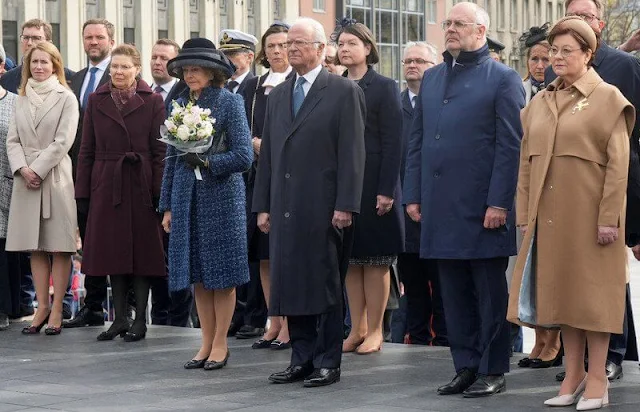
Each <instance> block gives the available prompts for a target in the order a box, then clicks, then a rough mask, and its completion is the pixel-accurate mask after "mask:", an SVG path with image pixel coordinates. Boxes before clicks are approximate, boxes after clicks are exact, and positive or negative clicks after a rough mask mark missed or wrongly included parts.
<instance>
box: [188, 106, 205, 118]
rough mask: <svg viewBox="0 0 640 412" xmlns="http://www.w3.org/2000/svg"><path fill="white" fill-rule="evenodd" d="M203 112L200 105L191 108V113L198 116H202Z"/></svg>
mask: <svg viewBox="0 0 640 412" xmlns="http://www.w3.org/2000/svg"><path fill="white" fill-rule="evenodd" d="M202 112H203V110H202V109H201V108H200V107H199V106H193V107H192V108H191V113H192V114H195V115H197V116H200V114H201V113H202Z"/></svg>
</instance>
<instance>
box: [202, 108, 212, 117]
mask: <svg viewBox="0 0 640 412" xmlns="http://www.w3.org/2000/svg"><path fill="white" fill-rule="evenodd" d="M202 113H204V114H206V115H207V116H211V110H210V109H204V110H203V111H202Z"/></svg>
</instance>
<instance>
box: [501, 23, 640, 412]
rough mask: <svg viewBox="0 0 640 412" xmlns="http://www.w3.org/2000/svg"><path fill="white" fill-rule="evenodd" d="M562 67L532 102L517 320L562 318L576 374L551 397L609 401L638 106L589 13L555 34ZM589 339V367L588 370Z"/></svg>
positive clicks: (559, 401)
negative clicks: (603, 56)
mask: <svg viewBox="0 0 640 412" xmlns="http://www.w3.org/2000/svg"><path fill="white" fill-rule="evenodd" d="M549 42H550V43H551V46H552V47H551V50H550V56H551V64H552V67H553V70H554V72H555V73H556V74H557V75H558V76H559V77H558V78H557V79H556V80H555V81H554V82H553V83H551V84H550V85H548V87H547V88H546V90H544V91H542V92H541V93H538V94H537V95H536V97H535V98H534V99H533V100H532V101H531V103H530V104H529V106H527V107H526V108H525V109H524V110H523V111H522V123H523V129H524V137H523V140H522V149H521V158H520V175H519V179H518V192H517V202H516V208H517V224H518V226H519V227H520V228H521V229H522V231H523V232H524V233H525V238H524V242H523V246H522V249H521V250H520V253H519V254H518V260H517V263H516V268H515V273H514V279H513V282H512V285H511V294H510V300H509V310H508V315H507V317H508V319H509V320H510V321H512V322H519V323H521V324H526V325H528V326H535V325H539V326H547V327H548V326H554V325H559V326H560V328H561V330H562V336H563V341H564V347H565V364H566V372H567V374H566V378H565V380H564V382H563V383H562V386H561V387H560V393H559V395H558V396H556V397H555V398H552V399H549V400H547V401H546V402H545V404H546V405H551V406H568V405H571V404H573V403H574V402H575V400H576V399H577V397H578V396H579V395H580V393H581V392H582V391H584V395H583V396H582V398H580V401H579V402H578V406H577V409H578V410H590V409H597V408H600V407H602V406H603V405H606V404H607V403H608V387H607V385H608V383H607V377H606V374H605V362H606V356H607V347H608V343H609V335H610V334H611V333H621V332H622V323H623V317H624V302H625V277H626V269H625V262H626V259H627V256H626V250H625V244H624V221H625V219H624V210H625V193H626V187H627V172H628V164H629V134H630V133H631V130H632V128H633V124H634V120H635V119H634V118H635V115H634V109H633V107H632V106H631V104H630V103H629V102H628V101H627V100H626V99H625V98H624V97H623V96H622V94H621V93H620V92H619V91H618V89H616V88H615V87H613V86H611V85H609V84H607V83H605V82H604V81H603V80H602V79H601V78H600V77H599V76H598V74H597V73H596V72H595V71H594V70H593V69H592V68H590V65H591V62H592V60H593V57H594V51H595V50H596V48H597V39H596V36H595V34H594V32H593V30H592V29H591V28H590V27H589V26H588V25H587V24H586V23H585V22H584V21H583V20H582V19H580V18H579V17H566V18H563V19H561V20H560V21H558V22H557V23H556V25H555V26H554V27H553V29H552V30H551V33H550V35H549ZM585 344H586V345H588V348H589V373H588V375H587V374H586V373H585V370H584V364H583V360H584V352H585Z"/></svg>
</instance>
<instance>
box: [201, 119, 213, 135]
mask: <svg viewBox="0 0 640 412" xmlns="http://www.w3.org/2000/svg"><path fill="white" fill-rule="evenodd" d="M202 128H203V130H205V132H206V133H207V134H206V135H205V136H209V135H211V134H212V133H213V126H212V125H211V123H209V122H206V123H205V124H204V125H203V127H202Z"/></svg>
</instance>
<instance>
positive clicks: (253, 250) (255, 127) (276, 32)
mask: <svg viewBox="0 0 640 412" xmlns="http://www.w3.org/2000/svg"><path fill="white" fill-rule="evenodd" d="M288 32H289V26H288V25H285V24H283V23H275V24H272V25H271V27H269V28H268V29H267V31H266V32H265V33H264V34H263V35H262V39H261V49H260V52H259V53H258V57H257V58H256V60H257V61H258V63H260V64H261V65H262V66H264V67H266V68H267V69H269V71H268V72H267V73H265V74H263V75H262V76H260V77H254V78H252V79H250V80H247V87H245V89H244V92H243V98H244V104H245V110H246V112H247V119H248V120H249V128H250V129H251V138H252V139H251V141H252V143H253V151H254V155H255V159H256V160H255V161H254V162H253V166H252V167H251V169H250V170H249V171H248V172H247V173H246V175H245V178H246V183H247V205H248V207H247V236H248V241H249V261H256V260H258V261H260V282H261V283H262V291H263V292H264V300H265V302H266V304H267V307H269V297H270V295H271V294H270V291H271V287H270V286H271V281H270V276H269V235H268V234H266V233H262V232H261V231H260V230H259V229H258V225H257V218H256V214H255V213H251V199H252V198H253V186H254V183H255V172H256V170H257V167H258V161H259V158H258V155H259V154H260V143H261V142H262V126H263V125H264V116H265V111H266V109H267V97H269V92H270V91H271V90H272V89H273V88H274V87H276V86H277V85H279V84H280V83H282V82H283V81H284V80H285V79H286V78H288V76H289V75H290V74H291V72H292V71H291V66H289V59H288V58H287V48H286V42H287V33H288ZM290 347H291V344H290V343H289V328H288V326H287V321H286V318H282V317H278V316H271V317H270V326H269V329H268V330H267V331H266V332H265V334H264V336H262V338H260V339H258V340H257V341H256V342H254V343H253V345H252V348H253V349H265V348H271V349H276V350H278V349H288V348H290Z"/></svg>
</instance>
